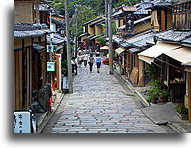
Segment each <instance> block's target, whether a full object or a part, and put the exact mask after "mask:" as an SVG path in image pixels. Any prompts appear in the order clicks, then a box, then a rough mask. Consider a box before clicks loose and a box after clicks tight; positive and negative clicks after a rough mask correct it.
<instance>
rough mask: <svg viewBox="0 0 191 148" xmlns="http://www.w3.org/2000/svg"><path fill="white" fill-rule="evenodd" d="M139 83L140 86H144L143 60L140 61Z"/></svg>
mask: <svg viewBox="0 0 191 148" xmlns="http://www.w3.org/2000/svg"><path fill="white" fill-rule="evenodd" d="M138 67H139V82H138V86H139V87H141V86H144V62H143V61H142V60H139V66H138Z"/></svg>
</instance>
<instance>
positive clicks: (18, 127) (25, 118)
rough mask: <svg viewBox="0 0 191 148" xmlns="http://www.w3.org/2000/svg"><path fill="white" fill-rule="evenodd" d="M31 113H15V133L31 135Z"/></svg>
mask: <svg viewBox="0 0 191 148" xmlns="http://www.w3.org/2000/svg"><path fill="white" fill-rule="evenodd" d="M30 117H31V113H30V112H29V111H15V112H14V133H31V118H30Z"/></svg>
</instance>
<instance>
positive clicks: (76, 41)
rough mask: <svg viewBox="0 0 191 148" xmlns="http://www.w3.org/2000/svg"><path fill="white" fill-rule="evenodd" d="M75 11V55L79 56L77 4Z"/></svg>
mask: <svg viewBox="0 0 191 148" xmlns="http://www.w3.org/2000/svg"><path fill="white" fill-rule="evenodd" d="M75 13H76V34H75V57H77V43H78V40H77V39H78V37H77V36H78V9H77V6H76V9H75Z"/></svg>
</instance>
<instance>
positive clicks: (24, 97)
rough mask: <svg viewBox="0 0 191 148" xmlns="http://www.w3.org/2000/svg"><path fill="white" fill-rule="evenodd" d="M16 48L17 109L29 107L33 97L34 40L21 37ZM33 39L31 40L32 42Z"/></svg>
mask: <svg viewBox="0 0 191 148" xmlns="http://www.w3.org/2000/svg"><path fill="white" fill-rule="evenodd" d="M21 40H22V45H21V46H22V48H19V49H18V48H17V47H15V48H17V50H15V53H14V55H15V85H16V87H15V109H17V110H18V109H22V110H26V109H28V107H29V105H30V103H31V99H32V40H31V39H30V38H26V39H21ZM30 41H31V42H30Z"/></svg>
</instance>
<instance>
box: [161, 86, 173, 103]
mask: <svg viewBox="0 0 191 148" xmlns="http://www.w3.org/2000/svg"><path fill="white" fill-rule="evenodd" d="M169 95H170V94H169V92H168V91H167V90H166V89H161V90H160V91H159V100H160V102H162V103H164V102H167V101H168V96H169Z"/></svg>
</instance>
